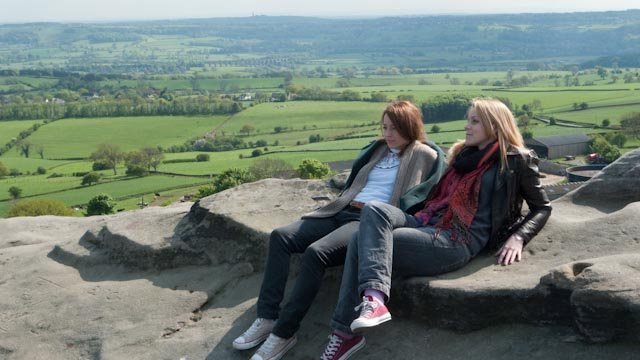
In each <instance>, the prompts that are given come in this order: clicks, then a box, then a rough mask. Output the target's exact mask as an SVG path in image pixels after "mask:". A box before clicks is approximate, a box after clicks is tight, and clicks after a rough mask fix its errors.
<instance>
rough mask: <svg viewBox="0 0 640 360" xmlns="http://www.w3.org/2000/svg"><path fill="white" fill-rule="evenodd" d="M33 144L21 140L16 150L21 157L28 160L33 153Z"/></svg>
mask: <svg viewBox="0 0 640 360" xmlns="http://www.w3.org/2000/svg"><path fill="white" fill-rule="evenodd" d="M32 146H33V145H32V144H31V143H30V142H29V141H27V140H20V141H18V143H17V144H16V150H17V151H18V153H20V155H24V157H26V158H28V157H29V154H30V153H31V148H32Z"/></svg>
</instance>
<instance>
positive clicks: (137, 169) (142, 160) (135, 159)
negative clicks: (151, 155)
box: [124, 150, 149, 176]
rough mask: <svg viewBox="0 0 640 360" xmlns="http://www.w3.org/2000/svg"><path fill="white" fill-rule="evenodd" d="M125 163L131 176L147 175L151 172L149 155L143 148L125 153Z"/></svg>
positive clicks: (127, 172)
mask: <svg viewBox="0 0 640 360" xmlns="http://www.w3.org/2000/svg"><path fill="white" fill-rule="evenodd" d="M124 165H125V166H126V167H127V171H126V174H127V175H129V176H145V175H147V174H149V170H148V169H149V166H148V161H147V156H146V155H145V153H144V152H143V151H142V150H138V151H131V152H129V153H127V154H126V155H125V161H124Z"/></svg>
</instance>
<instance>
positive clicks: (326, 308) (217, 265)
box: [0, 151, 640, 359]
mask: <svg viewBox="0 0 640 360" xmlns="http://www.w3.org/2000/svg"><path fill="white" fill-rule="evenodd" d="M639 164H640V151H634V152H631V153H629V154H627V155H625V157H623V158H622V159H620V160H619V161H618V162H616V163H615V164H612V165H611V166H609V167H608V168H606V169H605V170H604V171H603V172H602V174H601V175H599V176H598V177H596V178H594V179H592V180H591V181H590V182H588V183H586V184H585V185H584V186H583V187H581V188H579V189H577V190H576V191H574V192H573V193H570V194H568V195H567V196H565V197H563V198H561V199H559V200H556V201H554V210H553V214H552V217H551V219H550V221H549V223H548V224H547V226H546V227H545V228H544V229H543V231H542V232H541V233H540V234H539V235H538V237H537V238H536V239H535V240H534V242H533V243H531V244H530V245H529V246H528V247H527V248H526V253H525V258H524V260H523V261H522V262H521V263H519V264H517V265H515V266H509V267H500V266H497V265H494V264H493V259H492V258H491V256H490V255H484V256H481V257H479V258H477V259H475V260H473V261H472V263H471V264H469V265H468V266H467V267H465V268H464V269H462V270H460V271H456V272H453V273H450V274H445V275H442V276H438V277H433V278H410V279H398V280H396V281H395V282H394V287H393V291H394V294H393V296H392V303H391V311H392V313H393V314H394V319H393V321H391V322H389V323H388V324H385V325H383V326H381V327H380V328H377V329H373V330H372V331H371V332H370V333H369V334H368V337H367V346H366V348H365V349H363V350H362V351H361V352H360V353H359V355H358V356H360V357H359V358H363V359H389V358H398V359H404V358H412V357H413V356H415V354H428V355H429V358H433V359H486V358H487V357H492V358H497V359H507V358H509V359H511V358H513V356H522V355H524V354H526V356H527V357H528V358H533V359H549V358H553V359H602V358H612V359H613V358H615V359H632V358H634V356H636V355H637V354H638V353H639V351H640V347H639V344H640V343H639V342H638V340H639V337H638V335H637V334H639V333H640V332H639V331H638V330H640V329H639V324H640V316H639V314H640V300H639V299H640V280H638V279H640V276H639V275H640V274H638V272H639V271H640V235H639V234H640V228H639V226H640V225H638V223H639V222H638V220H637V219H639V218H640V186H639V185H640V180H639V179H640V178H639V177H638V175H639V174H640V165H639ZM335 196H336V192H335V190H333V189H332V188H330V187H329V186H328V185H327V184H326V183H325V182H323V181H307V180H299V179H293V180H274V179H269V180H263V181H260V182H256V183H251V184H244V185H241V186H239V187H237V188H234V189H229V190H227V191H224V192H222V193H219V194H216V195H213V196H210V197H208V198H205V199H202V200H201V201H200V202H198V203H196V204H191V203H184V204H177V205H172V206H169V207H165V208H147V209H144V210H139V211H135V212H128V213H120V214H117V215H112V216H101V217H90V218H64V217H51V216H45V217H37V218H13V219H2V220H0V359H45V358H51V359H182V358H185V359H205V358H206V359H247V358H249V357H250V356H251V354H253V352H252V351H245V352H239V351H236V350H233V349H232V348H231V346H230V343H231V341H232V340H233V339H234V338H235V337H236V336H238V335H239V334H240V333H242V331H243V330H245V328H246V327H248V326H249V325H250V324H251V322H252V321H253V319H254V317H255V301H256V296H257V294H258V290H259V286H260V283H261V281H262V276H263V274H262V272H261V270H260V269H261V267H262V266H263V262H264V258H265V256H266V245H267V241H268V234H269V232H270V230H271V229H272V228H273V227H276V226H279V225H282V224H285V223H288V222H290V221H292V220H295V219H296V218H298V217H299V216H300V215H302V214H304V213H306V212H309V211H312V210H313V209H315V208H317V207H318V206H322V205H324V204H325V203H326V202H327V201H329V200H330V199H332V198H333V197H335ZM294 262H295V259H294ZM294 268H295V266H294ZM293 276H295V275H293ZM339 278H340V272H339V269H337V270H334V271H332V272H329V273H328V276H327V281H325V284H324V285H323V287H322V289H321V293H320V294H319V297H318V299H319V300H320V301H316V303H315V304H314V305H313V307H312V308H311V311H310V313H309V315H308V316H307V317H306V318H305V321H304V322H303V324H302V328H301V330H300V331H299V333H298V345H296V346H295V347H294V348H293V349H292V350H291V351H290V352H289V353H288V354H287V357H286V359H315V358H318V357H319V354H320V353H321V352H322V349H323V348H324V345H325V344H326V336H327V335H328V334H329V332H330V329H329V327H328V323H329V319H330V317H331V311H332V309H333V305H334V303H335V299H336V297H337V287H338V283H339ZM452 330H464V331H465V332H463V333H459V332H455V333H454V332H452ZM468 330H473V331H471V332H468ZM615 340H618V341H617V342H615ZM612 341H614V342H612ZM589 342H599V343H600V344H598V345H592V344H588V343H589ZM603 342H606V343H603ZM461 349H464V350H461ZM469 349H473V351H470V350H469Z"/></svg>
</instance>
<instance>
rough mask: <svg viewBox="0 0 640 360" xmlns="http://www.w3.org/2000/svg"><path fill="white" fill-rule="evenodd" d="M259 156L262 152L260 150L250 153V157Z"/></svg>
mask: <svg viewBox="0 0 640 360" xmlns="http://www.w3.org/2000/svg"><path fill="white" fill-rule="evenodd" d="M260 155H262V150H260V149H255V150H253V151H252V152H251V157H258V156H260Z"/></svg>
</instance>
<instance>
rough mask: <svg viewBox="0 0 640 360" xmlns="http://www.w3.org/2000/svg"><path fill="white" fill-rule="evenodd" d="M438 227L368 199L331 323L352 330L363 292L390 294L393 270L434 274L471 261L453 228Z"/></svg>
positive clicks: (343, 275) (349, 249)
mask: <svg viewBox="0 0 640 360" xmlns="http://www.w3.org/2000/svg"><path fill="white" fill-rule="evenodd" d="M437 230H438V229H436V228H434V227H431V226H425V227H421V226H420V227H419V224H418V222H417V221H416V219H415V218H414V217H413V216H411V215H409V214H407V213H405V212H404V211H402V210H400V209H398V208H396V207H394V206H392V205H388V204H385V203H382V202H377V201H372V202H371V203H368V204H367V205H366V206H365V207H364V208H363V209H362V213H361V217H360V226H359V232H358V234H357V235H355V236H354V237H353V239H352V240H351V242H350V243H349V246H348V250H347V255H346V260H345V264H344V270H343V273H342V283H341V284H340V295H339V297H338V304H337V306H336V309H335V311H334V313H333V318H332V320H331V326H332V327H333V328H334V329H338V330H341V331H344V332H347V333H351V328H350V325H351V322H352V321H353V320H355V319H356V318H357V317H358V315H359V314H358V313H357V312H356V311H355V309H354V308H355V307H356V306H357V305H358V304H360V302H361V301H362V299H361V294H362V293H363V292H364V290H365V289H376V290H379V291H381V292H383V293H384V294H385V295H386V297H387V299H388V298H389V296H390V290H391V275H392V270H393V275H394V276H430V275H437V274H442V273H446V272H449V271H453V270H456V269H459V268H461V267H462V266H464V265H465V264H466V263H468V262H469V260H470V259H471V253H470V252H469V249H468V248H467V246H466V245H465V244H462V243H457V242H454V241H451V240H450V235H451V233H450V232H449V231H446V230H440V231H437Z"/></svg>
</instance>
